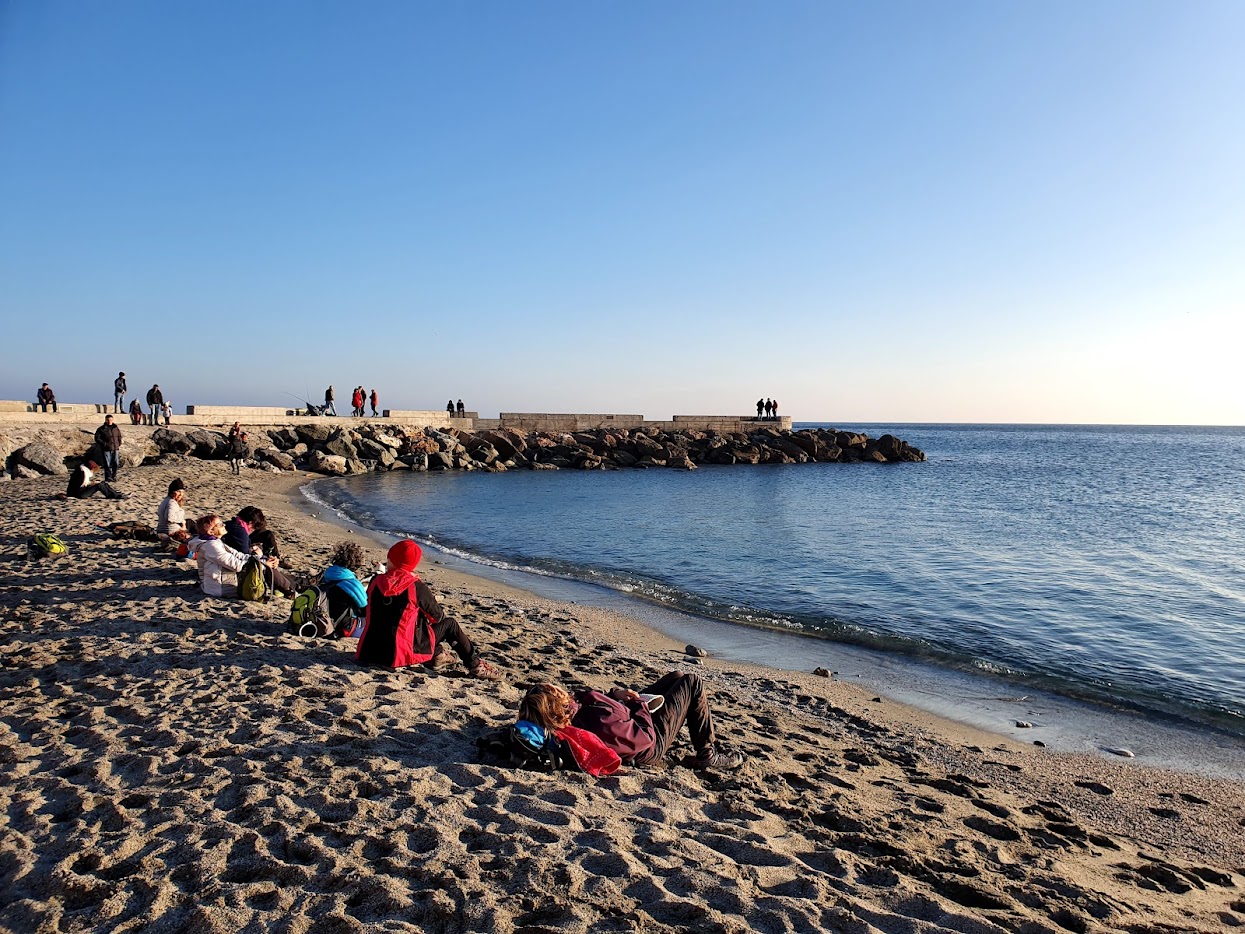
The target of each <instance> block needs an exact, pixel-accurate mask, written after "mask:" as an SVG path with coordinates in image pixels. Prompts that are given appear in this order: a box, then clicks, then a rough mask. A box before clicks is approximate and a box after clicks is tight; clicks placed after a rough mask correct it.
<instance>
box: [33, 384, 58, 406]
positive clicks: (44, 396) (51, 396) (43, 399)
mask: <svg viewBox="0 0 1245 934" xmlns="http://www.w3.org/2000/svg"><path fill="white" fill-rule="evenodd" d="M36 398H37V399H38V400H39V401H38V402H36V403H35V404H36V405H41V406H43V411H44V412H46V411H47V410H48V406H49V405H50V406H51V407H52V411H53V412H56V411H57V408H56V393H54V392H52V387H51V386H49V385H48V384H47V383H44V384H43V385H42V386H40V387H39V392H38V393H37V394H36Z"/></svg>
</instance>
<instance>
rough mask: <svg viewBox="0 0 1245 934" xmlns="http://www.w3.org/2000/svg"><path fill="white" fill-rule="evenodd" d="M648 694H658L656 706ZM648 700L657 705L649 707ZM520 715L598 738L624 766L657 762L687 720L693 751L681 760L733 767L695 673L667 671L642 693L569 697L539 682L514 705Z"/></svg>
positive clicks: (736, 761)
mask: <svg viewBox="0 0 1245 934" xmlns="http://www.w3.org/2000/svg"><path fill="white" fill-rule="evenodd" d="M651 697H660V698H661V702H660V705H658V704H657V703H656V702H655V701H653V700H649V699H648V698H651ZM650 704H653V706H655V707H656V708H657V709H656V710H654V711H651V712H650V710H649V705H650ZM519 719H520V720H528V721H531V722H532V723H535V724H537V725H538V726H542V727H544V728H545V729H546V730H552V731H554V732H557V731H558V730H560V729H562V728H563V727H566V726H568V725H569V726H573V727H577V728H579V729H581V730H587V731H588V732H589V733H593V734H595V735H596V736H597V737H599V738H600V739H601V741H602V742H604V743H605V745H607V746H609V747H610V748H611V749H613V750H614V751H615V752H616V753H618V756H619V758H621V759H622V761H623V764H625V765H637V766H646V765H650V766H651V765H660V764H661V763H662V762H663V761H664V760H665V758H666V754H667V753H668V752H669V751H670V747H671V746H672V745H673V744H674V741H675V739H676V738H677V737H678V735H679V731H680V730H682V728H683V724H685V723H686V724H687V731H688V733H689V734H691V740H692V746H693V747H694V748H695V750H696V755H695V756H694V757H693V758H691V759H690V760H685V762H684V764H686V765H689V766H690V767H691V768H693V769H735V768H739V766H741V765H742V764H743V757H741V756H740V755H739V754H738V753H733V752H725V751H722V750H720V749H718V748H717V740H716V736H715V734H714V730H713V717H712V716H711V715H710V713H709V697H708V694H707V693H706V691H705V688H704V684H703V682H701V680H700V677H699V676H698V675H695V674H684V673H683V672H681V671H672V672H670V673H669V674H666V675H663V676H662V677H661V678H658V679H657V681H656V682H655V683H654V684H653V685H652V686H651V687H649V688H648V689H647V690H645V691H642V692H637V691H633V690H631V689H630V688H614V690H612V691H610V692H609V693H608V694H603V693H601V692H600V691H580V692H579V693H577V694H576V695H575V696H574V698H572V697H571V696H570V695H569V694H568V693H567V692H566V691H564V690H563V689H562V688H560V687H558V686H557V685H556V684H538V685H536V686H535V687H534V688H532V689H531V690H530V691H528V692H527V694H526V696H524V698H523V700H522V702H521V703H520V704H519Z"/></svg>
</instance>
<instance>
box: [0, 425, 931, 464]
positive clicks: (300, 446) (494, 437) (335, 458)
mask: <svg viewBox="0 0 1245 934" xmlns="http://www.w3.org/2000/svg"><path fill="white" fill-rule="evenodd" d="M250 444H251V450H252V455H253V460H254V462H256V463H257V465H260V466H265V467H267V468H269V469H271V470H278V471H285V470H296V469H301V470H307V471H311V472H314V473H320V474H325V475H327V476H345V475H349V474H362V473H370V472H372V471H385V470H485V471H490V472H494V473H496V472H501V471H504V470H516V469H527V470H567V469H570V470H618V469H623V468H635V469H646V468H660V467H666V468H674V469H678V470H694V469H695V468H697V467H700V466H703V465H708V464H715V465H724V466H725V465H730V464H806V463H857V462H872V463H879V464H891V463H899V462H905V461H923V460H925V454H924V453H922V452H921V451H920V450H919V449H917V448H914V447H912V446H911V445H910V444H908V443H907V442H906V441H902V440H900V439H899V438H896V437H895V436H894V435H889V434H886V435H882V436H881V437H880V438H876V439H874V438H869V437H867V436H866V435H863V434H858V433H855V432H849V431H836V430H834V429H829V428H817V429H809V428H806V429H803V430H801V431H789V430H785V429H780V428H775V427H767V426H766V427H758V428H757V429H756V430H754V431H750V432H747V433H742V432H731V433H727V432H714V431H691V430H680V431H661V430H657V429H621V428H620V429H614V428H603V429H595V430H592V431H577V432H574V433H573V434H552V433H548V432H535V431H532V432H523V431H518V430H515V429H511V428H502V429H497V430H489V431H475V432H469V431H463V430H459V429H454V428H451V429H444V430H443V429H438V428H412V427H406V426H401V425H386V424H367V425H362V426H359V427H357V428H355V427H353V426H350V425H334V424H331V423H326V422H323V421H319V422H315V423H308V424H305V425H292V426H288V427H281V428H270V429H267V430H266V431H258V430H257V431H256V432H255V433H254V434H253V436H252V437H251V439H250ZM92 445H93V438H92V435H91V434H90V433H89V432H86V431H75V430H61V431H40V432H39V433H38V437H34V438H30V439H26V440H25V443H23V441H22V439H17V438H9V437H4V436H0V453H3V454H4V456H5V462H6V467H7V468H8V469H9V470H10V471H11V472H12V474H13V476H14V477H16V478H22V477H37V476H47V475H64V474H65V472H66V470H67V468H70V467H72V466H74V465H76V464H77V463H78V462H79V461H81V460H82V459H84V458H86V457H92V458H93V459H94V460H96V461H98V462H101V463H102V461H103V458H102V457H100V456H98V455H97V452H94V451H93V450H92ZM228 447H229V445H228V441H227V439H226V435H225V434H224V433H223V432H220V431H214V430H209V429H206V428H195V429H192V430H190V431H184V432H183V431H179V430H177V429H176V428H156V429H154V430H153V431H152V432H151V434H150V435H149V436H136V435H135V434H134V433H133V432H127V433H126V436H125V441H124V444H123V446H122V449H121V465H122V467H136V466H139V465H140V464H155V463H168V462H169V461H170V460H175V459H176V458H179V457H194V458H200V459H204V460H224V459H225V456H226V452H227V451H228Z"/></svg>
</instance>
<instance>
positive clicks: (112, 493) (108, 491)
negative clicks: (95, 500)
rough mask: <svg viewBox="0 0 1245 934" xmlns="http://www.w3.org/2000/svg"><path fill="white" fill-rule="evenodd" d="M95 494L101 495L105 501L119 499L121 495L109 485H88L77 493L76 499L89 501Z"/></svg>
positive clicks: (105, 483)
mask: <svg viewBox="0 0 1245 934" xmlns="http://www.w3.org/2000/svg"><path fill="white" fill-rule="evenodd" d="M96 493H103V494H104V497H105V498H106V499H120V498H121V494H120V493H118V492H117V491H116V490H114V489H113V488H112V484H111V483H107V482H104V483H88V484H87V485H86V486H84V487H83V488H82V489H81V490H79V491H78V493H77V499H90V498H91V497H92V496H94V495H95V494H96Z"/></svg>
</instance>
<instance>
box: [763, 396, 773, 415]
mask: <svg viewBox="0 0 1245 934" xmlns="http://www.w3.org/2000/svg"><path fill="white" fill-rule="evenodd" d="M773 409H774V403H772V402H770V401H769V399H766V400H765V417H766V418H769V413H770V412H772V411H773Z"/></svg>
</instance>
